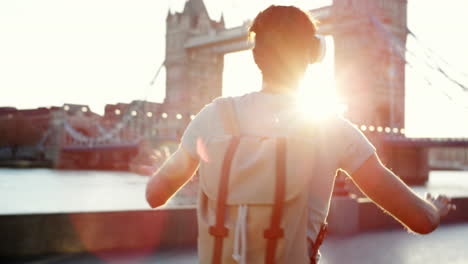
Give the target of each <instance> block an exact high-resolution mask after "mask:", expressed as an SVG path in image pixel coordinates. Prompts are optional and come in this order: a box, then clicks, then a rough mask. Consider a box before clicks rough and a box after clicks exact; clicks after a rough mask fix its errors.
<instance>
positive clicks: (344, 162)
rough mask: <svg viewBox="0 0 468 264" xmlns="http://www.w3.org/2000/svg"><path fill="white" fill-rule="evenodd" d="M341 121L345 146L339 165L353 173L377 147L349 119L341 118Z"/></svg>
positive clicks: (341, 131) (341, 135)
mask: <svg viewBox="0 0 468 264" xmlns="http://www.w3.org/2000/svg"><path fill="white" fill-rule="evenodd" d="M339 123H340V124H339V126H340V138H341V139H342V142H341V144H342V146H343V148H342V150H343V151H342V153H341V155H340V160H339V166H340V169H343V170H345V171H346V172H347V173H349V174H352V173H353V172H355V171H356V170H357V169H359V167H361V165H362V164H363V163H364V162H365V161H366V160H368V159H369V158H370V156H371V155H373V154H374V153H375V147H374V146H373V145H372V143H370V142H369V140H368V139H367V138H366V136H365V135H364V134H363V133H362V132H361V131H360V130H359V129H357V128H356V127H355V126H353V125H352V124H351V123H350V122H349V121H348V120H345V119H343V118H340V121H339Z"/></svg>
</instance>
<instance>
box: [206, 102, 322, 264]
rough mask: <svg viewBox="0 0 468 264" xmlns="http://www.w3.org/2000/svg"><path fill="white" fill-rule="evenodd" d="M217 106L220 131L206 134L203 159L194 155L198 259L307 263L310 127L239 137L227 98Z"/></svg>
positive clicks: (218, 262) (311, 154)
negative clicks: (197, 161) (197, 178)
mask: <svg viewBox="0 0 468 264" xmlns="http://www.w3.org/2000/svg"><path fill="white" fill-rule="evenodd" d="M216 104H217V105H216V107H217V112H218V113H219V114H220V118H221V120H222V122H223V127H224V131H225V134H224V135H222V136H214V137H210V138H207V139H205V142H204V151H205V152H206V153H205V154H206V155H205V156H206V157H208V158H207V159H203V158H201V159H200V168H199V173H200V191H199V201H198V210H197V215H198V254H199V261H200V263H201V264H205V263H212V264H221V263H223V264H225V263H241V264H245V263H249V264H256V263H268V264H271V263H286V261H287V262H288V263H295V264H301V263H309V261H310V260H309V257H308V253H307V243H306V241H307V237H306V233H307V188H306V186H307V185H308V181H309V180H308V178H309V177H310V176H311V174H312V169H313V164H312V161H313V160H315V159H314V142H313V140H312V137H311V135H310V131H307V130H308V129H303V128H300V129H297V130H296V131H297V133H296V132H294V131H292V132H291V133H288V135H281V136H277V137H271V136H264V137H259V136H249V135H242V134H241V133H240V129H239V122H238V120H237V118H236V113H235V108H234V105H233V104H234V102H233V99H232V98H223V99H219V100H217V101H216ZM304 132H306V134H307V135H305V134H304ZM307 139H308V140H307Z"/></svg>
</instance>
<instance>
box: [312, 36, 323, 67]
mask: <svg viewBox="0 0 468 264" xmlns="http://www.w3.org/2000/svg"><path fill="white" fill-rule="evenodd" d="M314 37H315V39H316V40H317V52H316V53H315V54H314V57H315V58H313V59H312V60H311V61H312V63H319V62H322V60H323V58H324V57H325V54H326V51H327V43H326V41H325V37H324V36H322V35H319V34H315V36H314Z"/></svg>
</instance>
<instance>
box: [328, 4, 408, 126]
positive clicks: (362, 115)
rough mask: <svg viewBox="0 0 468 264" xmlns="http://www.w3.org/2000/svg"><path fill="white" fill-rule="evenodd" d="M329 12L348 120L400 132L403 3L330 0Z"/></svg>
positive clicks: (403, 61) (401, 114) (402, 99)
mask: <svg viewBox="0 0 468 264" xmlns="http://www.w3.org/2000/svg"><path fill="white" fill-rule="evenodd" d="M332 12H333V13H334V14H333V17H334V21H335V24H334V26H333V27H334V29H333V37H334V40H335V76H336V79H337V86H338V89H339V91H340V94H342V95H343V97H344V98H346V99H347V102H346V103H347V105H348V109H349V112H348V114H347V117H348V118H349V119H350V120H351V121H353V122H355V123H357V124H367V125H373V126H382V127H389V128H403V127H404V113H405V111H404V109H405V58H404V52H402V53H400V52H401V50H404V47H405V46H406V35H407V0H334V2H333V11H332ZM395 45H398V47H395Z"/></svg>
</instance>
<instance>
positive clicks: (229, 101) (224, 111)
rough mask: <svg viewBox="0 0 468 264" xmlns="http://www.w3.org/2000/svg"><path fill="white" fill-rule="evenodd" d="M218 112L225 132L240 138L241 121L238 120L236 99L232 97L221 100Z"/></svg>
mask: <svg viewBox="0 0 468 264" xmlns="http://www.w3.org/2000/svg"><path fill="white" fill-rule="evenodd" d="M218 112H219V115H220V118H221V122H223V128H224V132H225V133H226V134H230V135H233V136H239V135H240V128H239V120H238V119H237V114H236V107H235V105H234V99H233V98H232V97H227V98H223V99H221V100H219V102H218Z"/></svg>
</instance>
